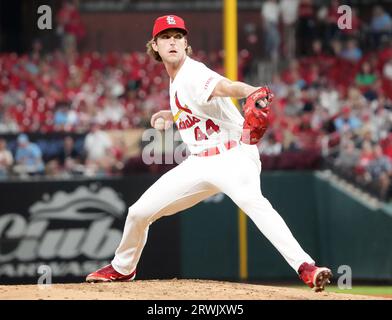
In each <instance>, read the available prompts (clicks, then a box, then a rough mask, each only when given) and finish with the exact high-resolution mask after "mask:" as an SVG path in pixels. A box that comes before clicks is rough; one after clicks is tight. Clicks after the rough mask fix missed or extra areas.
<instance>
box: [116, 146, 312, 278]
mask: <svg viewBox="0 0 392 320" xmlns="http://www.w3.org/2000/svg"><path fill="white" fill-rule="evenodd" d="M260 172H261V162H260V157H259V151H258V149H257V147H256V146H254V145H247V144H243V143H240V145H238V146H237V147H234V148H232V149H230V150H226V151H224V152H222V153H220V154H218V155H214V156H208V157H199V156H194V155H191V156H189V157H188V158H187V159H186V160H185V161H183V162H182V163H180V164H179V165H178V166H176V167H175V168H174V169H172V170H170V171H169V172H167V173H165V174H164V175H163V176H162V177H160V178H159V179H158V180H157V181H156V182H155V183H154V184H153V185H152V186H151V187H150V188H149V189H148V190H147V191H146V192H145V193H144V194H143V195H142V196H141V197H140V198H139V200H137V201H136V202H135V203H134V204H133V205H132V206H131V207H130V208H129V211H128V216H127V219H126V222H125V227H124V233H123V236H122V240H121V242H120V244H119V246H118V248H117V250H116V252H115V257H114V259H113V260H112V265H113V268H114V269H115V270H116V271H117V272H120V273H121V274H124V275H128V274H130V273H131V272H133V271H134V270H135V269H136V266H137V264H138V261H139V259H140V256H141V253H142V250H143V248H144V245H145V244H146V241H147V235H148V229H149V225H150V224H151V223H153V222H154V221H155V220H157V219H159V218H160V217H162V216H169V215H172V214H175V213H177V212H179V211H182V210H185V209H187V208H190V207H192V206H194V205H195V204H197V203H198V202H200V201H202V200H204V199H206V198H208V197H210V196H212V195H214V194H216V193H219V192H223V193H225V194H226V195H227V196H229V197H230V198H231V199H232V200H233V201H234V203H235V204H236V205H237V206H238V207H240V208H241V209H242V210H243V211H244V212H245V213H246V214H247V215H248V216H249V217H250V218H251V219H252V221H253V222H254V223H255V224H256V226H257V227H258V229H259V230H260V231H261V232H262V233H263V234H264V236H265V237H266V238H267V239H268V240H269V241H270V242H271V243H272V244H273V245H274V246H275V248H276V249H277V250H278V251H279V252H280V254H281V255H282V256H283V257H284V258H285V259H286V261H287V262H288V264H289V265H290V266H291V267H292V268H293V269H294V270H295V271H296V272H298V268H299V266H300V265H301V264H302V263H303V262H308V263H314V261H313V259H312V258H311V257H310V256H309V255H308V254H307V253H306V252H305V251H304V250H303V249H302V248H301V246H300V245H299V244H298V242H297V241H296V239H295V238H294V237H293V235H292V233H291V232H290V230H289V228H288V227H287V225H286V223H285V222H284V221H283V219H282V218H281V216H280V215H279V214H278V213H277V212H276V210H275V209H274V208H273V207H272V206H271V204H270V202H269V201H268V200H267V199H266V198H265V197H264V196H263V195H262V193H261V189H260ZM217 227H219V226H217Z"/></svg>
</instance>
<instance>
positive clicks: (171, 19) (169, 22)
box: [152, 15, 188, 37]
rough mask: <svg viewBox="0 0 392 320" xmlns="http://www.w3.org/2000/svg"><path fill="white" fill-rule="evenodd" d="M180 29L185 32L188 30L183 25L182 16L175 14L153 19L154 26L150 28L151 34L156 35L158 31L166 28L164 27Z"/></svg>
mask: <svg viewBox="0 0 392 320" xmlns="http://www.w3.org/2000/svg"><path fill="white" fill-rule="evenodd" d="M173 28H175V29H180V30H182V31H183V32H184V33H185V34H187V33H188V30H187V29H186V27H185V22H184V20H183V19H182V18H180V17H178V16H175V15H168V16H162V17H159V18H157V19H156V20H155V23H154V28H153V30H152V36H153V37H156V36H157V34H158V33H160V32H162V31H164V30H166V29H173Z"/></svg>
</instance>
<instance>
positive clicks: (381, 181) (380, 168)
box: [366, 145, 392, 199]
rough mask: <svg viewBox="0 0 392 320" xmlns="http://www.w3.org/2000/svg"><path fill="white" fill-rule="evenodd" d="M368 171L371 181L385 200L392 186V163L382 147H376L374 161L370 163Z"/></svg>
mask: <svg viewBox="0 0 392 320" xmlns="http://www.w3.org/2000/svg"><path fill="white" fill-rule="evenodd" d="M366 169H367V172H368V173H369V174H370V178H371V180H372V181H374V182H375V185H376V187H377V190H379V194H380V197H381V198H382V199H385V198H386V195H387V192H388V190H389V186H390V185H391V177H392V162H391V160H390V159H389V158H388V157H387V156H385V155H384V154H383V151H382V148H381V146H380V145H376V146H375V147H374V159H373V160H371V161H370V163H369V165H368V166H367V168H366Z"/></svg>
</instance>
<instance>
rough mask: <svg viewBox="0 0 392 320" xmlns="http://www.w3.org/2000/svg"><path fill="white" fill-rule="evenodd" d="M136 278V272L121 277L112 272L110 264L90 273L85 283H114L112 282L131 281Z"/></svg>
mask: <svg viewBox="0 0 392 320" xmlns="http://www.w3.org/2000/svg"><path fill="white" fill-rule="evenodd" d="M135 277H136V270H135V271H133V272H132V273H131V274H128V275H123V274H121V273H119V272H117V271H116V270H114V268H113V266H112V265H111V264H108V265H107V266H105V267H103V268H101V269H99V270H97V271H95V272H92V273H90V274H89V275H88V276H87V277H86V282H114V281H131V280H134V279H135Z"/></svg>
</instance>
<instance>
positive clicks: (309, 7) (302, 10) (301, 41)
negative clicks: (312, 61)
mask: <svg viewBox="0 0 392 320" xmlns="http://www.w3.org/2000/svg"><path fill="white" fill-rule="evenodd" d="M314 9H315V8H314V4H313V0H301V2H300V4H299V7H298V30H297V40H298V46H297V47H298V50H297V51H298V54H299V55H307V54H308V53H309V51H308V48H309V43H312V41H313V39H314V38H315V11H314Z"/></svg>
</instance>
